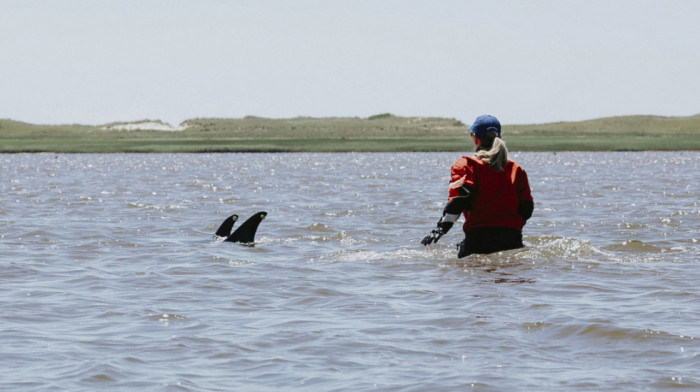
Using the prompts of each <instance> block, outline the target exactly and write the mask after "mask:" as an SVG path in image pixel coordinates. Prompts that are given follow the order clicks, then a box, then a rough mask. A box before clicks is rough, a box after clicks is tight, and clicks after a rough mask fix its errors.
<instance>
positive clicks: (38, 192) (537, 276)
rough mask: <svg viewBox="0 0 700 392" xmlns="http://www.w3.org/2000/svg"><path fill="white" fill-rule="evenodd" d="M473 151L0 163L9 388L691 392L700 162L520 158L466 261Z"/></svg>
mask: <svg viewBox="0 0 700 392" xmlns="http://www.w3.org/2000/svg"><path fill="white" fill-rule="evenodd" d="M458 155H459V154H454V153H441V154H425V153H410V154H409V153H407V154H403V153H402V154H213V155H206V154H191V155H190V154H174V155H168V154H151V155H148V154H144V155H140V154H115V155H54V154H26V155H24V154H20V155H7V154H4V155H0V168H1V172H0V189H1V191H2V192H1V193H0V257H1V259H0V266H1V267H2V268H1V269H0V274H1V275H0V276H1V279H2V280H1V284H0V390H2V391H14V390H22V391H47V390H72V391H82V390H86V391H87V390H99V389H108V390H162V391H231V390H255V391H278V390H319V391H320V390H323V391H349V390H384V391H454V390H479V391H505V390H508V391H513V390H538V391H539V390H557V391H559V390H568V391H572V390H574V391H620V390H635V391H643V390H647V391H657V390H676V389H679V388H680V389H687V390H698V389H700V358H699V356H698V353H699V352H700V295H699V293H700V290H699V289H698V285H699V282H700V268H699V267H698V266H699V264H698V259H699V257H698V256H700V252H699V251H698V250H699V244H698V239H700V238H699V236H700V234H699V233H700V207H699V204H698V202H699V197H698V195H700V185H699V184H700V181H699V180H700V178H699V177H698V173H700V170H699V169H700V153H696V152H692V153H691V152H683V153H673V152H664V153H661V152H644V153H559V154H553V153H520V154H517V153H516V154H512V157H513V158H514V159H516V160H517V161H518V162H519V163H521V164H522V165H523V166H524V167H525V168H526V170H527V171H528V174H529V177H530V183H531V186H532V190H533V195H534V197H535V202H536V203H535V213H534V216H533V218H532V220H531V221H530V222H529V223H528V225H527V226H526V227H525V230H524V236H525V242H526V244H527V245H528V246H527V247H526V248H524V249H520V250H515V251H509V252H503V253H498V254H493V255H486V256H483V255H476V256H470V257H469V258H466V259H462V260H459V259H457V258H456V250H455V247H454V244H456V243H457V242H459V241H460V240H461V233H460V231H459V230H453V231H452V232H450V233H449V234H448V235H446V236H445V237H443V238H442V239H441V241H440V243H438V244H437V245H433V246H431V247H428V248H427V249H426V248H424V247H422V246H421V245H420V244H419V240H420V238H422V236H423V235H425V234H426V233H427V232H428V231H429V230H430V229H431V228H432V227H433V226H434V225H435V222H436V221H437V219H438V218H439V215H440V213H441V211H442V207H443V203H444V201H445V197H446V192H447V190H446V188H447V183H448V182H449V167H450V165H451V164H452V162H453V161H454V160H455V159H456V158H457V157H458ZM257 211H267V212H268V213H269V214H268V217H267V219H266V220H265V221H263V223H262V224H261V226H260V228H259V230H258V235H257V244H256V246H255V247H253V248H250V247H243V246H240V245H236V244H230V243H217V242H216V241H215V240H214V239H213V236H212V233H213V232H214V231H215V230H216V228H217V227H218V225H219V224H220V223H221V221H222V220H223V219H224V218H225V217H226V216H228V215H230V214H232V213H238V214H239V215H241V217H242V218H246V217H247V216H249V215H252V214H253V213H255V212H257ZM239 222H240V221H239Z"/></svg>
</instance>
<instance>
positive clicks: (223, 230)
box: [215, 214, 238, 237]
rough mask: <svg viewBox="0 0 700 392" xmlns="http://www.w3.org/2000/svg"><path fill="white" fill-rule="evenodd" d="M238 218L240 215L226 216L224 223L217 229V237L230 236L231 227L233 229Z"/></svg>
mask: <svg viewBox="0 0 700 392" xmlns="http://www.w3.org/2000/svg"><path fill="white" fill-rule="evenodd" d="M237 220H238V215H236V214H233V215H231V216H229V217H228V218H226V219H225V220H224V221H223V222H222V223H221V226H219V228H218V229H217V230H216V234H215V235H216V236H217V237H228V236H229V235H231V229H233V225H234V224H235V223H236V221H237Z"/></svg>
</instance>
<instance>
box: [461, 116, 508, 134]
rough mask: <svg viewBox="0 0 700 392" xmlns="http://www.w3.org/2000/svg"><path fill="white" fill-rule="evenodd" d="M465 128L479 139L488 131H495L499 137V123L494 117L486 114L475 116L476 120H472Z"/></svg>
mask: <svg viewBox="0 0 700 392" xmlns="http://www.w3.org/2000/svg"><path fill="white" fill-rule="evenodd" d="M467 130H468V131H472V132H474V134H475V135H476V137H478V138H479V139H482V138H483V137H484V136H486V134H487V133H488V132H489V131H495V132H496V133H497V134H498V137H501V123H500V122H499V121H498V119H497V118H496V117H494V116H491V115H488V114H485V115H483V116H479V117H477V118H476V120H474V124H472V125H471V126H470V127H469V128H467Z"/></svg>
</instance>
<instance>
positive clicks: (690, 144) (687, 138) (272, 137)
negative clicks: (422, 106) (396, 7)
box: [0, 114, 700, 153]
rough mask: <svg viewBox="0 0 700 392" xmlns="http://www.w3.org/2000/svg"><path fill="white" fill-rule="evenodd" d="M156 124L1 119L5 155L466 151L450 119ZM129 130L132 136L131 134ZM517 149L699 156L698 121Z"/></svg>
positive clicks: (544, 128)
mask: <svg viewBox="0 0 700 392" xmlns="http://www.w3.org/2000/svg"><path fill="white" fill-rule="evenodd" d="M154 123H155V125H159V124H160V125H162V127H163V128H165V129H167V128H168V126H167V124H163V123H160V122H158V121H152V122H149V123H146V122H137V123H112V124H106V125H102V126H87V125H78V124H74V125H36V124H28V123H22V122H18V121H12V120H0V153H19V152H54V153H118V152H403V151H468V150H471V148H472V146H471V140H470V139H469V138H468V137H467V135H466V131H465V127H466V125H465V124H463V123H462V122H460V121H458V120H455V119H449V118H434V117H398V116H393V115H390V114H382V115H377V116H372V117H369V118H309V117H297V118H292V119H268V118H260V117H245V118H242V119H211V118H203V119H193V120H188V121H185V122H183V124H181V128H178V129H179V130H152V129H148V128H149V127H153V126H154ZM125 129H129V130H125ZM503 136H504V140H505V141H506V142H507V144H508V148H509V149H510V150H513V151H643V150H674V151H675V150H686V151H699V150H700V115H696V116H691V117H660V116H624V117H610V118H603V119H595V120H588V121H580V122H559V123H548V124H530V125H507V124H504V126H503Z"/></svg>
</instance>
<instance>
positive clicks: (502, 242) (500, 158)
mask: <svg viewBox="0 0 700 392" xmlns="http://www.w3.org/2000/svg"><path fill="white" fill-rule="evenodd" d="M467 130H468V131H471V136H472V138H473V139H474V146H475V147H476V154H475V155H474V156H473V157H472V156H463V157H461V158H459V159H457V161H456V162H455V163H454V164H453V165H452V169H451V175H452V179H451V182H450V187H449V197H448V202H447V205H446V206H445V209H444V210H443V212H442V218H440V220H439V221H438V223H437V228H435V229H434V230H432V231H431V232H430V234H428V235H427V236H425V238H423V240H422V241H421V243H422V244H423V245H426V246H427V245H429V244H432V243H434V242H437V241H438V240H439V239H440V237H442V236H443V235H445V234H446V233H447V232H448V231H449V230H450V228H452V225H453V224H454V222H455V221H457V219H458V218H459V215H460V214H462V213H463V214H464V218H465V222H464V226H463V227H462V229H463V230H464V234H465V237H464V240H463V241H462V242H461V243H460V244H459V251H458V254H457V257H459V258H462V257H465V256H468V255H470V254H474V253H493V252H499V251H503V250H508V249H517V248H522V247H523V235H522V228H523V226H525V222H526V221H527V220H528V219H530V217H531V216H532V211H533V210H534V203H533V201H532V195H531V193H530V184H529V183H528V180H527V173H525V169H523V168H522V167H521V166H520V165H518V164H517V163H515V162H514V161H512V160H510V159H508V149H507V148H506V144H505V142H504V141H503V140H502V139H501V123H500V122H499V121H498V119H497V118H496V117H494V116H490V115H483V116H479V117H477V118H476V120H475V121H474V124H472V125H471V126H470V127H469V128H467Z"/></svg>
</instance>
